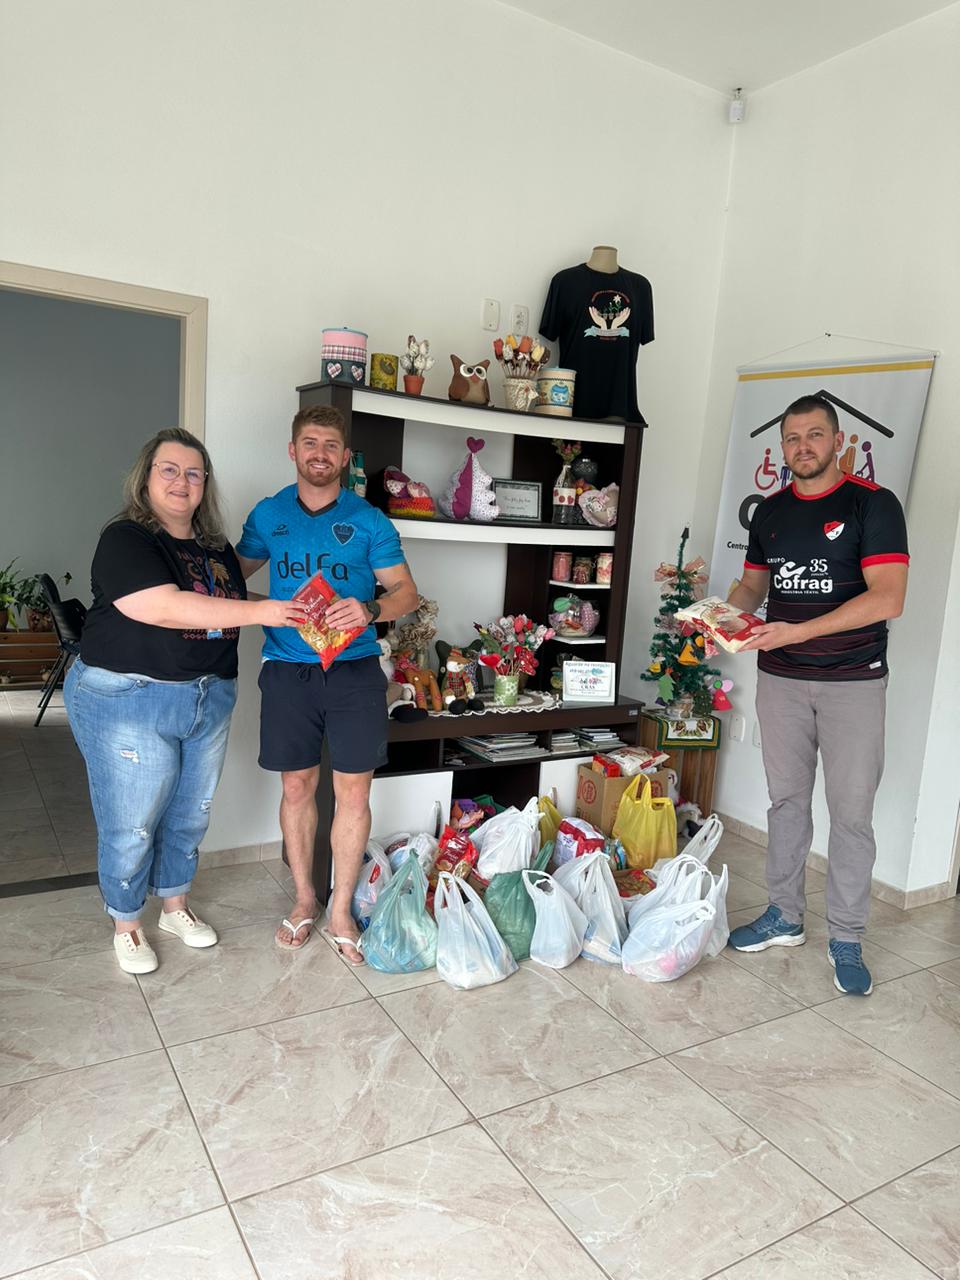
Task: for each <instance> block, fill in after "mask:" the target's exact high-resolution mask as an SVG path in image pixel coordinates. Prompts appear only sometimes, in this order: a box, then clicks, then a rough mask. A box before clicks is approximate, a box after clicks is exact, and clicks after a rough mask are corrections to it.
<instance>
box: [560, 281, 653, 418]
mask: <svg viewBox="0 0 960 1280" xmlns="http://www.w3.org/2000/svg"><path fill="white" fill-rule="evenodd" d="M540 332H541V333H542V334H543V336H544V337H545V338H548V339H549V340H550V341H551V342H554V341H556V340H557V339H558V338H559V340H560V351H559V356H558V359H557V361H556V363H557V364H558V365H561V366H562V367H563V368H565V369H576V371H577V380H576V383H575V384H574V389H573V416H574V417H575V418H621V419H623V421H625V422H643V421H644V418H643V415H642V414H641V412H640V410H639V408H638V407H637V352H638V351H639V350H640V347H641V345H643V344H645V343H647V342H652V341H653V290H652V289H651V287H650V281H649V280H647V279H646V278H645V277H644V276H638V275H637V274H636V272H634V271H625V270H624V269H623V268H621V269H620V270H618V271H614V272H612V273H611V272H608V271H593V270H591V268H590V267H588V266H587V264H586V263H585V262H584V263H581V264H580V266H578V267H568V268H567V269H566V270H565V271H558V272H557V274H556V275H555V276H554V277H553V279H552V280H551V281H550V289H549V292H548V293H547V300H546V302H545V303H544V304H543V316H542V318H541V320H540ZM551 363H553V361H551Z"/></svg>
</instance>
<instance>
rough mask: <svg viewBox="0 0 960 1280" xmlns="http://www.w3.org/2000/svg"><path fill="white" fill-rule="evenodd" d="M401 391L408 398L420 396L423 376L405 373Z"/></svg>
mask: <svg viewBox="0 0 960 1280" xmlns="http://www.w3.org/2000/svg"><path fill="white" fill-rule="evenodd" d="M403 389H404V391H405V392H406V393H407V395H408V396H418V395H420V393H421V392H422V391H423V374H422V373H405V374H404V375H403Z"/></svg>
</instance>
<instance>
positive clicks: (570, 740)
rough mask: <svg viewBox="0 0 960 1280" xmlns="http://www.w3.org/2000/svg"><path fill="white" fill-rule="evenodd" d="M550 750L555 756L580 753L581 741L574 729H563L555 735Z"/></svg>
mask: <svg viewBox="0 0 960 1280" xmlns="http://www.w3.org/2000/svg"><path fill="white" fill-rule="evenodd" d="M550 750H551V751H552V752H553V754H554V755H563V753H564V752H566V751H579V750H580V741H579V739H578V738H577V735H576V734H575V733H574V732H573V730H572V729H561V730H560V732H559V733H555V734H554V735H553V739H552V742H551V746H550Z"/></svg>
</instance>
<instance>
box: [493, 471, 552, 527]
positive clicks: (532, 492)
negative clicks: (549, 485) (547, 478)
mask: <svg viewBox="0 0 960 1280" xmlns="http://www.w3.org/2000/svg"><path fill="white" fill-rule="evenodd" d="M493 492H494V494H495V496H496V499H497V506H498V507H499V508H500V514H499V516H498V517H497V519H498V520H520V521H529V522H530V523H531V524H539V523H540V502H541V485H540V481H539V480H497V479H496V478H495V479H494V481H493Z"/></svg>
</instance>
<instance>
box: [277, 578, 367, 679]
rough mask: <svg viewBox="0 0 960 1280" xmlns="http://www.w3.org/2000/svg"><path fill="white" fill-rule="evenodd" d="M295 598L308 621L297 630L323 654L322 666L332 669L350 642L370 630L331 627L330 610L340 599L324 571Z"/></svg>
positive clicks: (325, 668)
mask: <svg viewBox="0 0 960 1280" xmlns="http://www.w3.org/2000/svg"><path fill="white" fill-rule="evenodd" d="M293 599H294V600H295V601H296V602H297V604H298V605H300V607H301V609H302V610H303V613H304V616H305V617H306V619H307V621H306V622H305V623H304V624H303V626H302V627H297V631H298V632H299V633H300V635H301V636H302V637H303V639H304V640H305V641H306V642H307V644H308V645H309V646H310V648H311V649H313V650H314V651H315V652H316V653H318V654H319V655H320V665H321V667H323V669H324V671H328V670H329V668H330V666H331V664H332V663H333V661H334V659H335V658H337V657H338V656H339V655H340V654H341V653H343V651H344V649H346V647H347V645H348V644H351V643H352V642H353V641H354V640H356V638H357V636H358V635H360V634H361V633H362V632H364V631H366V627H350V628H348V629H347V630H346V631H336V630H334V629H333V628H331V627H328V626H327V625H326V623H325V621H324V618H325V617H326V613H327V609H328V608H329V607H330V605H332V604H334V603H335V602H336V601H337V600H339V599H340V596H338V595H337V593H336V592H335V591H334V589H333V587H331V585H330V583H329V582H328V581H327V580H326V578H325V577H324V576H323V574H322V573H315V574H314V575H313V577H312V578H311V579H310V581H309V582H305V583H304V584H303V586H302V587H301V588H300V590H299V591H298V592H297V593H296V595H295V596H294V597H293Z"/></svg>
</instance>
